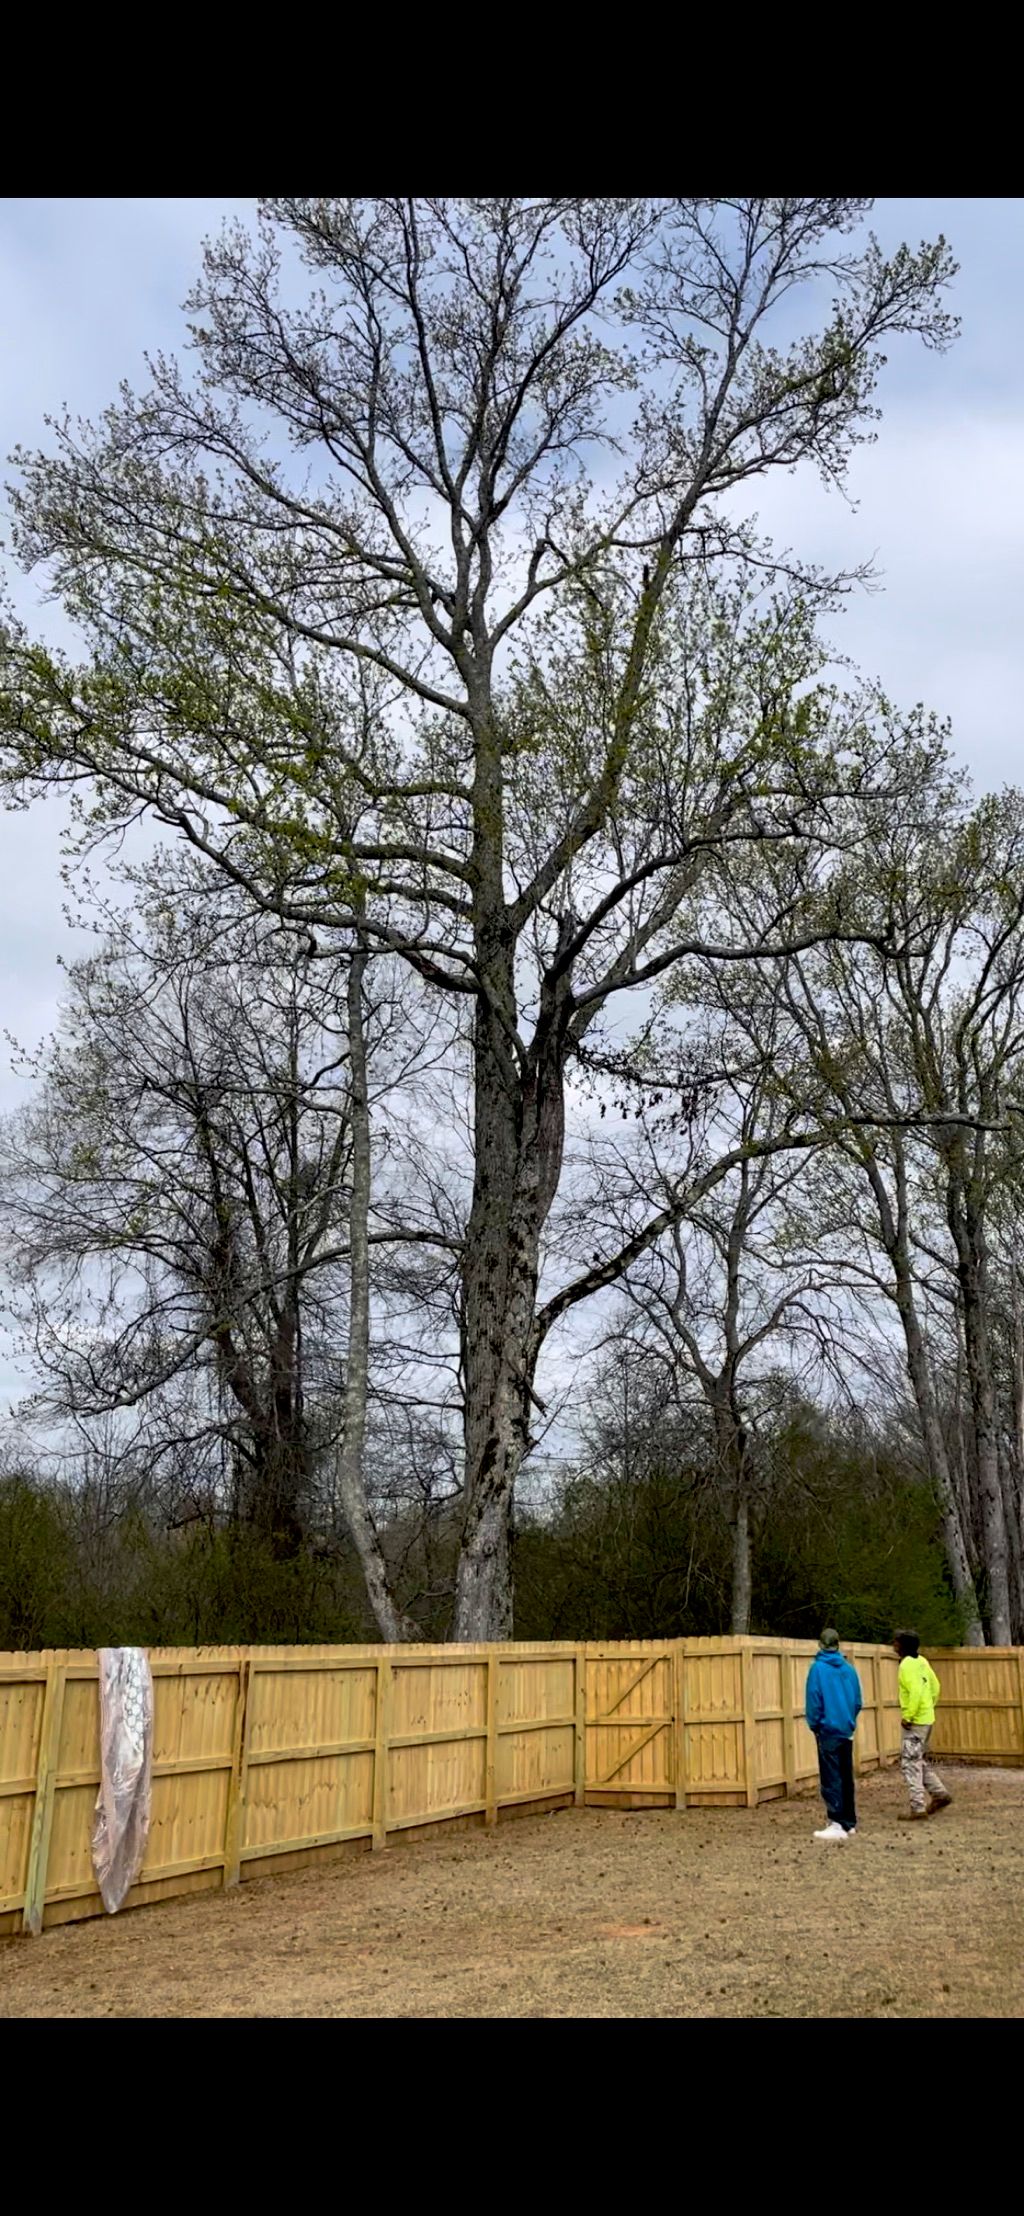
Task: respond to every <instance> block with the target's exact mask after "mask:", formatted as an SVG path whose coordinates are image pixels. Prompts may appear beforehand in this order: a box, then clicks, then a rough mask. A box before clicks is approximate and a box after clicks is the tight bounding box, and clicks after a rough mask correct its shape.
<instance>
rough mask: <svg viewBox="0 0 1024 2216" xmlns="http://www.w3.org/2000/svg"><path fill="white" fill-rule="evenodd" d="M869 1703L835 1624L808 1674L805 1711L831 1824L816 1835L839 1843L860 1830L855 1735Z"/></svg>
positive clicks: (823, 1636) (826, 1632) (831, 1843)
mask: <svg viewBox="0 0 1024 2216" xmlns="http://www.w3.org/2000/svg"><path fill="white" fill-rule="evenodd" d="M863 1706H864V1701H863V1696H862V1694H861V1689H860V1679H859V1677H858V1675H857V1672H856V1670H855V1669H854V1667H853V1664H852V1662H848V1661H847V1660H846V1657H845V1655H843V1654H840V1652H839V1633H838V1631H833V1629H832V1626H831V1624H830V1625H829V1626H828V1627H827V1629H826V1630H824V1631H823V1632H822V1634H821V1638H820V1640H819V1642H818V1652H817V1654H816V1655H815V1657H814V1660H813V1662H812V1663H811V1667H810V1669H809V1670H808V1672H807V1694H806V1699H805V1702H804V1715H805V1717H806V1719H807V1725H808V1729H809V1730H810V1731H813V1733H814V1736H815V1739H816V1740H817V1742H818V1776H819V1778H820V1779H821V1797H822V1800H823V1801H824V1803H825V1814H826V1816H827V1817H828V1822H827V1824H826V1825H825V1826H824V1828H823V1830H821V1831H816V1832H815V1834H814V1836H815V1838H816V1839H823V1840H825V1841H826V1843H827V1844H828V1845H829V1846H839V1845H841V1844H842V1843H843V1841H844V1840H846V1839H852V1838H853V1835H854V1832H855V1831H856V1829H857V1809H856V1804H855V1801H854V1797H853V1735H854V1732H855V1731H856V1729H857V1718H858V1716H859V1715H860V1712H861V1709H862V1708H863Z"/></svg>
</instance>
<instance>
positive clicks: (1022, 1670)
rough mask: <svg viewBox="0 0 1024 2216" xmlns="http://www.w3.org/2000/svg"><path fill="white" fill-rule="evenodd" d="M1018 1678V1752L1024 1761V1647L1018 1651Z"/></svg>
mask: <svg viewBox="0 0 1024 2216" xmlns="http://www.w3.org/2000/svg"><path fill="white" fill-rule="evenodd" d="M1017 1676H1018V1679H1019V1681H1020V1746H1019V1747H1018V1749H1017V1752H1018V1754H1019V1755H1020V1757H1021V1760H1022V1761H1024V1647H1018V1649H1017Z"/></svg>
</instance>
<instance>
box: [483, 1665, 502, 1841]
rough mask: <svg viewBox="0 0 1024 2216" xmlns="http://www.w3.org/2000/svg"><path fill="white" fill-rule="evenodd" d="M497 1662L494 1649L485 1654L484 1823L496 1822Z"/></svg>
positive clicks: (498, 1667) (498, 1666)
mask: <svg viewBox="0 0 1024 2216" xmlns="http://www.w3.org/2000/svg"><path fill="white" fill-rule="evenodd" d="M500 1667H501V1664H500V1663H499V1661H498V1655H497V1651H496V1649H495V1648H494V1647H493V1646H492V1647H490V1648H488V1652H487V1661H486V1669H487V1747H486V1754H485V1758H484V1765H485V1766H484V1800H485V1802H486V1808H485V1811H484V1822H485V1823H488V1824H496V1823H497V1821H498V1671H499V1669H500Z"/></svg>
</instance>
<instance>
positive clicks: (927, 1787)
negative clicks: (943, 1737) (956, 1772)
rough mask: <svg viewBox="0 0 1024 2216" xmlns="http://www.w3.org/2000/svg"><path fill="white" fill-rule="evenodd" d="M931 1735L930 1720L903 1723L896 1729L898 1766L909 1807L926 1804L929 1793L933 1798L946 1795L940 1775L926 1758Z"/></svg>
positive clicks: (941, 1797)
mask: <svg viewBox="0 0 1024 2216" xmlns="http://www.w3.org/2000/svg"><path fill="white" fill-rule="evenodd" d="M931 1735H932V1727H931V1724H904V1726H903V1729H902V1731H901V1733H900V1769H901V1770H902V1772H903V1775H904V1778H905V1780H906V1786H907V1791H908V1793H909V1794H910V1805H911V1808H918V1809H925V1808H927V1806H928V1795H929V1793H932V1794H934V1796H935V1799H936V1800H945V1799H946V1798H947V1794H946V1788H945V1786H944V1784H943V1782H942V1779H941V1777H940V1776H939V1773H938V1771H937V1770H933V1769H932V1766H931V1763H930V1762H929V1760H928V1741H929V1739H930V1738H931Z"/></svg>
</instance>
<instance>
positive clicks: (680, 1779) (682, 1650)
mask: <svg viewBox="0 0 1024 2216" xmlns="http://www.w3.org/2000/svg"><path fill="white" fill-rule="evenodd" d="M672 1706H673V1708H674V1710H675V1739H674V1755H675V1779H676V1807H677V1808H685V1807H686V1641H685V1639H677V1640H676V1641H675V1645H674V1648H673V1653H672Z"/></svg>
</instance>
